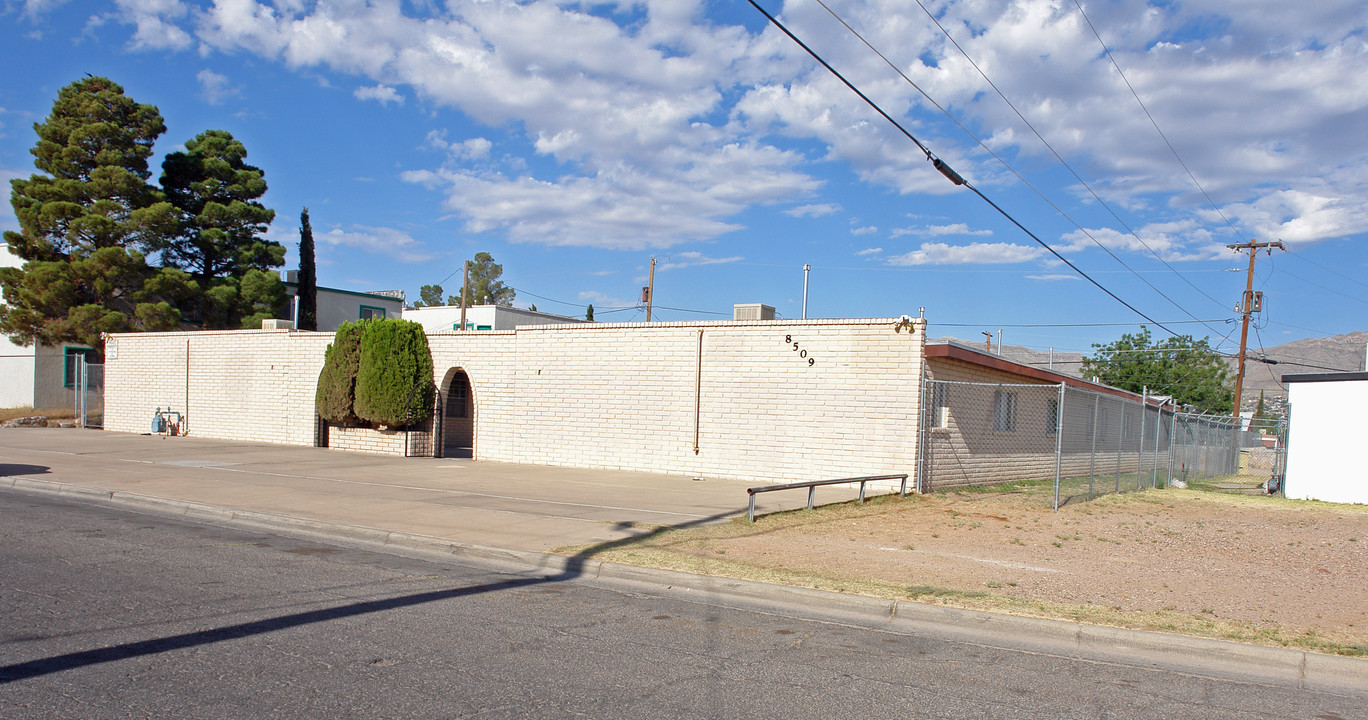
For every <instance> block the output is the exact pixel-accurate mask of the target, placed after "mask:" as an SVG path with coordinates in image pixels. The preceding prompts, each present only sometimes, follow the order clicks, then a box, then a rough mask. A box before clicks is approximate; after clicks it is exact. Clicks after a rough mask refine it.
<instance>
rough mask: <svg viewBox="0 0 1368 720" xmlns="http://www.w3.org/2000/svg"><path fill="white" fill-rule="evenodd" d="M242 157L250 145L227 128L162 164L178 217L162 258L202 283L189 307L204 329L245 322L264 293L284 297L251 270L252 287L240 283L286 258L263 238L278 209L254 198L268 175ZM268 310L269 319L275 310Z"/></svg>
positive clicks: (165, 188) (201, 136)
mask: <svg viewBox="0 0 1368 720" xmlns="http://www.w3.org/2000/svg"><path fill="white" fill-rule="evenodd" d="M246 157H247V149H246V148H245V147H244V146H243V145H242V143H241V142H238V141H237V140H236V139H234V138H233V136H232V134H230V133H228V132H227V131H224V130H209V131H206V132H203V133H200V134H199V135H197V136H196V137H195V138H194V139H193V140H191V141H189V142H187V143H186V144H185V151H184V152H176V153H171V154H170V155H167V156H166V160H165V161H164V162H163V163H162V176H161V185H162V190H163V191H164V192H165V194H166V198H167V200H168V201H170V203H171V204H172V205H173V206H175V208H176V211H177V215H178V221H179V227H178V232H176V233H175V235H174V236H173V237H171V238H169V239H168V240H167V241H166V243H165V247H164V248H163V250H162V259H163V262H164V263H166V264H168V265H172V266H176V267H179V268H182V269H184V270H186V271H188V272H189V273H190V276H191V277H192V278H194V280H195V282H196V284H197V285H198V286H199V289H200V294H199V296H198V298H197V302H195V303H194V307H193V308H192V313H193V314H194V315H195V316H196V318H195V319H196V320H198V322H199V324H200V326H201V327H205V328H233V327H248V326H250V325H251V321H250V318H253V317H255V316H257V315H259V314H260V312H259V311H258V308H256V307H254V305H255V304H257V303H261V302H269V301H270V298H269V297H267V296H263V295H262V293H263V292H265V293H267V295H269V296H274V295H278V296H279V299H280V300H281V301H282V302H283V299H284V297H285V296H284V292H283V289H282V290H281V292H280V293H273V292H270V290H269V288H268V287H266V286H267V285H268V284H269V283H267V282H266V281H265V278H264V276H262V275H261V274H260V273H253V274H252V278H253V280H252V285H253V287H254V288H255V289H256V290H257V292H255V293H252V294H249V293H247V292H246V288H245V286H244V284H243V281H244V280H246V277H247V275H248V273H249V272H251V271H265V270H269V269H270V268H275V267H279V266H281V265H283V264H284V263H285V248H284V246H282V245H281V244H280V243H277V242H274V241H271V240H266V239H265V238H263V237H262V235H263V234H264V233H265V232H266V230H267V228H268V227H269V226H270V224H271V221H272V220H273V219H274V218H275V211H274V210H271V209H269V208H266V207H265V206H263V205H262V204H261V203H260V202H259V201H258V199H259V198H260V197H261V196H262V195H264V194H265V193H266V180H265V177H264V173H263V172H262V171H261V169H260V168H257V167H253V166H251V165H248V164H247V163H246V162H245V160H246ZM276 282H277V283H278V282H279V277H278V276H277V277H276ZM266 312H267V317H269V316H271V315H272V314H274V312H275V309H274V308H271V309H268V310H267V311H266ZM258 324H259V321H258Z"/></svg>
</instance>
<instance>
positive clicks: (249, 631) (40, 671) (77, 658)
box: [0, 465, 737, 684]
mask: <svg viewBox="0 0 1368 720" xmlns="http://www.w3.org/2000/svg"><path fill="white" fill-rule="evenodd" d="M13 467H16V466H13V465H7V466H6V465H0V469H8V468H13ZM19 467H32V466H19ZM43 471H46V468H43ZM736 512H737V511H732V512H727V513H720V514H717V515H713V516H710V517H706V518H701V519H697V520H691V521H689V522H685V523H680V524H678V525H669V526H662V527H658V528H655V529H653V530H651V531H650V532H648V533H643V534H641V535H635V536H633V537H629V538H622V539H619V540H611V541H609V542H604V543H599V544H597V545H593V546H590V547H589V548H586V549H585V550H584V551H583V552H580V553H578V554H576V555H574V556H573V557H571V558H569V559H568V561H567V563H566V568H565V570H564V571H563V572H560V573H558V574H556V575H548V576H546V577H537V578H520V579H513V580H504V581H501V582H496V583H489V584H486V585H474V586H471V587H463V588H452V589H450V590H434V591H431V592H423V593H415V594H412V595H401V596H399V597H392V598H386V599H383V600H368V601H365V602H358V603H352V604H350V605H340V606H337V607H332V608H324V609H321V610H310V611H307V612H301V613H294V614H291V615H282V616H280V617H274V618H268V619H265V620H254V621H252V622H245V623H239V624H237V625H228V626H226V627H221V628H214V629H212V630H200V631H198V632H192V633H184V634H181V635H172V636H170V637H164V638H154V639H151V640H140V641H138V642H130V643H124V644H122V645H114V646H112V647H105V648H98V649H95V650H82V651H78V652H71V653H66V654H63V655H55V656H53V657H48V658H41V659H38V660H30V661H28V662H22V663H15V664H12V665H5V666H3V667H0V684H4V683H11V682H15V681H18V680H27V679H29V678H35V677H41V676H43V675H51V674H53V673H58V672H62V671H64V670H75V669H77V668H83V667H87V666H90V665H100V664H102V663H107V662H116V661H119V660H127V659H129V658H135V657H141V656H144V655H156V654H158V653H164V652H169V651H171V650H182V649H185V648H190V647H198V646H201V645H210V644H213V643H218V642H224V641H227V640H237V639H239V638H244V637H250V636H252V635H262V634H265V633H271V632H276V631H277V630H286V629H289V628H294V627H300V626H303V625H312V624H315V623H321V622H328V621H330V620H340V619H342V618H348V617H355V616H358V615H368V614H370V613H377V612H384V611H387V610H397V609H399V608H405V607H412V606H415V605H423V604H426V603H431V602H437V601H440V600H450V599H453V598H459V597H466V596H470V595H481V594H484V593H491V592H502V591H504V590H514V589H517V588H522V587H528V586H532V585H544V584H547V583H558V582H565V581H567V580H573V579H575V578H577V577H579V576H581V575H583V574H584V566H585V563H586V562H587V561H589V560H591V559H592V558H593V557H594V556H595V555H597V554H599V553H602V552H605V551H608V550H612V549H615V548H619V547H624V546H627V545H631V544H633V543H638V542H642V541H643V540H645V539H646V538H650V537H653V536H655V535H658V534H660V533H662V532H667V531H669V530H677V529H683V528H687V527H693V526H696V525H705V524H708V523H711V522H716V521H718V520H721V519H724V518H727V517H730V516H732V515H735V514H736Z"/></svg>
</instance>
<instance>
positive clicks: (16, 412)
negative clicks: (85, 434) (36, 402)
mask: <svg viewBox="0 0 1368 720" xmlns="http://www.w3.org/2000/svg"><path fill="white" fill-rule="evenodd" d="M34 415H42V416H43V417H45V418H47V419H49V420H72V419H74V418H75V417H76V413H74V412H72V410H71V408H42V409H37V410H35V409H33V408H31V407H17V408H0V423H3V422H9V421H10V420H13V419H15V418H22V417H33V416H34Z"/></svg>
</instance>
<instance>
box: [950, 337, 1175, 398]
mask: <svg viewBox="0 0 1368 720" xmlns="http://www.w3.org/2000/svg"><path fill="white" fill-rule="evenodd" d="M926 357H927V359H928V360H929V359H931V358H948V359H951V360H960V361H963V362H967V363H973V364H974V365H980V366H982V367H986V368H991V369H993V370H1000V371H1002V372H1007V373H1012V374H1013V375H1020V376H1022V377H1027V378H1032V379H1034V380H1044V381H1045V382H1047V383H1051V384H1055V385H1058V384H1059V383H1064V384H1065V385H1068V386H1070V387H1076V388H1080V389H1083V390H1091V391H1093V392H1097V393H1104V394H1107V395H1115V396H1117V397H1124V398H1130V399H1135V400H1139V399H1140V397H1141V395H1140V394H1139V393H1133V392H1131V391H1129V390H1122V389H1121V388H1116V387H1112V386H1110V385H1103V384H1102V383H1095V382H1091V381H1088V380H1084V379H1082V378H1077V377H1074V376H1072V375H1065V374H1063V373H1058V372H1055V371H1053V370H1045V369H1042V368H1038V367H1031V366H1030V365H1023V364H1021V363H1019V362H1015V361H1012V360H1008V359H1006V358H1004V357H1002V356H1000V355H993V354H992V353H989V352H985V351H983V350H978V349H975V348H971V347H967V346H964V345H960V344H959V343H952V342H945V343H932V344H928V345H927V346H926ZM1156 398H1157V396H1151V397H1150V400H1152V401H1153V402H1155V403H1156V404H1158V403H1159V401H1158V400H1157V399H1156Z"/></svg>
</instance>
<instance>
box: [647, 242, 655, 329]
mask: <svg viewBox="0 0 1368 720" xmlns="http://www.w3.org/2000/svg"><path fill="white" fill-rule="evenodd" d="M645 300H646V322H650V321H651V305H652V304H654V303H655V258H654V257H652V258H651V276H650V279H649V280H647V281H646V297H645Z"/></svg>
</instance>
